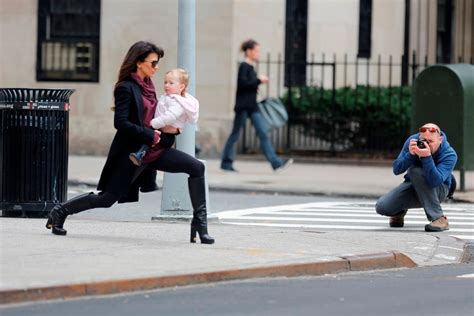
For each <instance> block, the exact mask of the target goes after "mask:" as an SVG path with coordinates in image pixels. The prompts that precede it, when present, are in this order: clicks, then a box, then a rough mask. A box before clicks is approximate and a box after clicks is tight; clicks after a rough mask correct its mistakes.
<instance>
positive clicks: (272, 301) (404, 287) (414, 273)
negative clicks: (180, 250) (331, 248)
mask: <svg viewBox="0 0 474 316" xmlns="http://www.w3.org/2000/svg"><path fill="white" fill-rule="evenodd" d="M473 277H474V265H473V264H458V265H445V266H435V267H423V268H417V269H394V270H384V271H376V272H364V273H361V272H358V273H345V274H338V275H326V276H321V277H301V278H276V279H257V280H255V279H254V280H249V281H238V282H224V283H216V284H207V285H201V286H188V287H178V288H173V289H166V290H157V291H147V292H141V293H138V294H136V293H135V294H122V295H115V296H108V297H94V298H83V299H75V300H68V301H49V302H42V303H33V304H23V305H16V306H9V307H8V308H0V312H1V314H2V315H3V316H17V315H18V316H20V315H21V316H24V315H31V316H42V315H45V316H46V315H48V316H59V315H61V316H62V315H68V316H75V315H78V316H79V315H81V316H82V315H102V316H107V315H114V316H122V315H123V316H125V315H174V316H178V315H246V316H251V315H354V316H358V315H360V316H368V315H377V316H379V315H408V316H409V315H413V316H415V315H416V316H419V315H451V316H455V315H463V316H464V315H472V311H473V310H474V282H473Z"/></svg>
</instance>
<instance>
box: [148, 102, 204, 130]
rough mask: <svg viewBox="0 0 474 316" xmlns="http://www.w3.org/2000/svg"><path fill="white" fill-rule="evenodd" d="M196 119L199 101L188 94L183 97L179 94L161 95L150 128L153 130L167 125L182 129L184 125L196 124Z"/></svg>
mask: <svg viewBox="0 0 474 316" xmlns="http://www.w3.org/2000/svg"><path fill="white" fill-rule="evenodd" d="M198 117H199V101H198V100H197V99H196V98H195V97H193V96H192V95H190V94H189V93H186V94H185V96H184V97H183V96H180V95H179V94H163V95H162V96H160V98H159V99H158V104H157V105H156V110H155V116H154V118H153V119H152V120H151V126H152V127H153V128H154V129H160V128H162V127H165V126H169V125H170V126H173V127H176V128H183V127H184V125H185V124H186V123H191V124H196V123H197V120H198Z"/></svg>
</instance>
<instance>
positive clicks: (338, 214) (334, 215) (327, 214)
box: [254, 211, 474, 221]
mask: <svg viewBox="0 0 474 316" xmlns="http://www.w3.org/2000/svg"><path fill="white" fill-rule="evenodd" d="M254 214H277V215H298V216H327V217H368V218H372V217H374V216H377V217H379V216H380V215H377V214H374V213H373V212H372V214H344V213H332V211H331V212H330V213H322V212H318V213H310V212H300V211H296V212H293V211H288V212H283V211H282V212H275V213H254ZM407 218H408V219H409V218H421V219H425V220H426V215H425V214H424V213H423V214H422V215H421V213H420V215H411V214H407V215H406V216H405V219H407ZM452 219H456V220H473V219H474V218H470V217H465V216H453V215H452V214H451V213H449V220H450V221H451V220H452Z"/></svg>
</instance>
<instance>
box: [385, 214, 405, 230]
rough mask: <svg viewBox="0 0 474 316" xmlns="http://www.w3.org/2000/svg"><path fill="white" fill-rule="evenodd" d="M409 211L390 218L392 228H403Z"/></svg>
mask: <svg viewBox="0 0 474 316" xmlns="http://www.w3.org/2000/svg"><path fill="white" fill-rule="evenodd" d="M406 214H407V211H402V212H401V213H398V214H397V215H395V216H390V221H389V224H390V227H403V225H405V215H406Z"/></svg>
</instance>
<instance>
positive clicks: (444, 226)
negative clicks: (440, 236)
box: [425, 216, 449, 232]
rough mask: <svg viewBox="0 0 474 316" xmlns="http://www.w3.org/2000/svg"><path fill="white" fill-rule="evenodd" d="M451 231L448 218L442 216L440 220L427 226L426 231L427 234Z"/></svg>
mask: <svg viewBox="0 0 474 316" xmlns="http://www.w3.org/2000/svg"><path fill="white" fill-rule="evenodd" d="M448 229H449V222H448V219H447V217H446V216H441V217H440V218H438V219H436V220H434V221H432V222H431V224H428V225H426V226H425V231H427V232H442V231H443V230H448Z"/></svg>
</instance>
